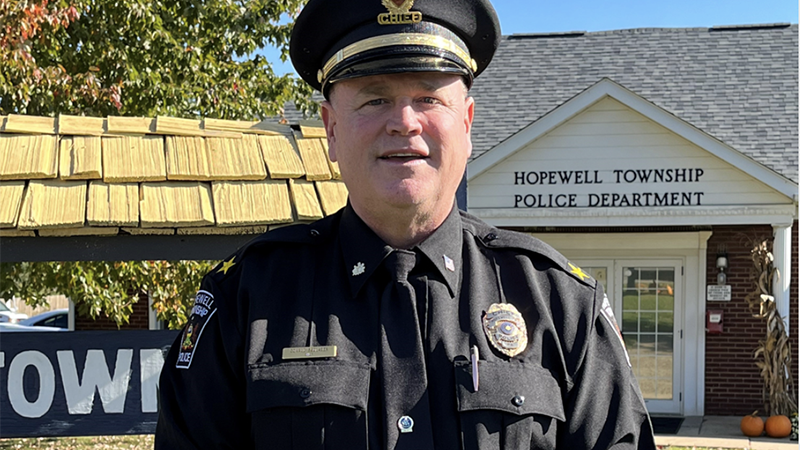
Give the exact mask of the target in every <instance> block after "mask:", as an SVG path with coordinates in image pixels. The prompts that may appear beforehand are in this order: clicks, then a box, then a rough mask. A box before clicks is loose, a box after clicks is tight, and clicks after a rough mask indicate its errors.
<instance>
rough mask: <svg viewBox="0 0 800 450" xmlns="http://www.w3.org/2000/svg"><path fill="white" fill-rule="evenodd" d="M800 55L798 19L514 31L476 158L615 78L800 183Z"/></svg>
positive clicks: (483, 106)
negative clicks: (792, 21) (672, 26)
mask: <svg viewBox="0 0 800 450" xmlns="http://www.w3.org/2000/svg"><path fill="white" fill-rule="evenodd" d="M797 53H798V26H797V25H796V24H795V25H788V24H783V25H781V24H777V25H751V26H735V27H715V28H676V29H660V28H648V29H632V30H618V31H606V32H593V33H580V32H578V33H563V34H538V35H535V34H531V35H512V36H505V37H504V38H503V40H502V42H501V44H500V48H499V49H498V51H497V54H496V55H495V57H494V60H493V61H492V63H491V64H490V65H489V68H488V69H487V70H486V71H485V72H484V73H483V74H482V75H481V76H480V77H479V78H477V79H476V80H475V85H474V87H473V89H472V91H471V92H472V95H473V96H474V97H475V99H476V113H475V123H474V128H473V134H472V140H473V146H474V150H473V155H472V158H473V159H474V158H476V157H479V156H480V155H481V154H483V153H485V152H486V151H487V150H489V149H491V148H492V147H494V146H495V145H497V144H498V143H500V142H502V141H503V140H505V139H507V138H508V137H509V136H511V135H513V134H515V133H516V132H517V131H519V130H520V129H522V128H524V127H525V126H527V125H529V124H530V123H532V122H533V121H535V120H537V119H538V118H540V117H541V116H543V115H544V114H546V113H547V112H549V111H551V110H553V109H554V108H556V107H557V106H559V105H561V104H563V103H564V102H566V101H567V100H569V99H570V98H572V97H573V96H575V95H577V94H578V93H580V92H581V91H583V90H584V89H586V88H588V87H590V86H592V85H593V84H595V83H596V82H598V81H599V80H600V79H602V78H604V77H607V78H610V79H612V80H614V81H615V82H617V83H619V84H621V85H623V86H625V87H626V88H628V89H630V90H631V91H633V92H635V93H636V94H638V95H640V96H642V97H644V98H645V99H647V100H649V101H651V102H653V103H655V104H656V105H658V106H660V107H662V108H664V109H666V110H667V111H670V112H671V113H673V114H675V115H676V116H677V117H679V118H681V119H682V120H685V121H687V122H688V123H690V124H692V125H694V126H696V127H697V128H699V129H701V130H703V131H704V132H706V133H708V134H710V135H712V136H714V137H716V138H717V139H719V140H721V141H723V142H725V143H726V144H728V145H730V146H731V147H733V148H735V149H737V150H739V151H741V152H743V153H744V154H746V155H748V156H750V157H752V158H753V159H755V160H756V161H758V162H760V163H761V164H763V165H765V166H767V167H769V168H771V169H773V170H775V171H776V172H778V173H780V174H782V175H783V176H785V177H787V178H789V179H791V180H792V181H794V182H797V181H798V174H797V165H798V135H797V133H798V120H797V117H798V103H797V98H798V79H797V73H798V65H797V64H798V62H797Z"/></svg>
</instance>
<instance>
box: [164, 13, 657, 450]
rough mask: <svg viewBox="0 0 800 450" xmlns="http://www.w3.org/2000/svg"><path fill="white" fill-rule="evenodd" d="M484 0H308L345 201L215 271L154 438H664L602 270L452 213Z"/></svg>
mask: <svg viewBox="0 0 800 450" xmlns="http://www.w3.org/2000/svg"><path fill="white" fill-rule="evenodd" d="M499 32H500V29H499V23H498V20H497V17H496V14H495V12H494V10H493V8H492V6H491V5H490V3H489V1H488V0H416V1H414V0H351V1H347V2H341V1H335V0H311V1H309V3H308V4H307V6H306V7H305V8H304V10H303V11H302V13H301V14H300V16H299V17H298V18H297V21H296V25H295V28H294V31H293V34H292V41H291V56H292V61H293V63H294V65H295V68H296V69H297V71H298V73H299V74H300V76H301V77H303V79H305V80H306V81H307V82H308V83H309V84H311V85H312V86H313V87H315V88H316V89H319V90H320V91H321V92H322V93H323V94H324V96H325V98H326V101H325V102H323V104H322V118H323V121H324V123H325V129H326V133H327V137H328V142H329V145H330V157H331V159H332V160H334V161H338V163H339V166H340V169H341V173H342V178H343V180H344V182H345V183H346V185H347V187H348V191H349V201H348V204H347V206H346V207H345V208H344V209H343V210H341V211H339V212H338V213H337V214H334V215H332V216H329V217H327V218H325V219H323V220H320V221H318V222H316V223H313V224H310V225H296V226H292V227H285V228H281V229H278V230H274V231H271V232H269V233H267V234H265V235H263V236H261V237H259V238H257V239H255V240H253V241H252V242H250V243H249V244H247V245H246V246H244V247H243V248H242V249H240V250H239V251H238V252H237V253H235V254H234V255H232V256H230V257H229V258H228V259H226V260H225V261H224V262H222V263H220V265H219V266H218V267H217V268H215V269H214V270H213V271H212V272H211V273H209V274H208V275H207V276H206V277H205V279H204V281H203V284H202V287H201V289H200V291H199V292H198V294H197V298H196V301H195V306H194V309H193V311H192V315H191V318H190V320H189V323H188V324H187V326H186V328H185V329H184V331H183V332H182V334H181V335H180V336H179V337H178V339H177V340H176V342H175V344H174V345H173V346H172V348H171V350H170V352H169V355H168V357H167V360H166V363H165V366H164V370H163V372H162V376H161V381H160V392H161V412H160V417H159V421H158V427H157V432H156V448H232V449H242V448H264V449H304V450H308V449H323V448H328V449H330V448H334V449H339V448H343V449H344V448H346V449H368V448H369V449H433V448H437V449H456V448H463V449H570V450H575V449H611V448H613V449H654V448H655V445H654V443H653V435H652V428H651V425H650V421H649V418H648V415H647V411H646V409H645V406H644V402H643V400H642V397H641V394H640V392H639V390H638V387H637V384H636V380H635V379H634V377H633V374H632V372H631V368H630V364H629V362H628V360H627V355H626V352H625V348H624V344H623V343H622V340H621V338H620V335H619V332H618V328H617V327H616V324H615V322H614V318H613V315H612V313H611V308H610V305H609V304H608V300H607V299H606V297H605V296H604V294H603V292H602V287H601V286H600V285H598V283H597V282H596V281H595V280H593V279H592V278H591V277H590V276H589V275H587V274H586V273H584V272H583V271H582V270H581V269H580V268H578V267H577V266H575V265H573V264H571V263H570V262H569V261H567V260H566V259H565V258H564V257H563V256H561V255H560V254H559V253H557V252H556V251H555V250H553V249H552V248H551V247H549V246H547V245H546V244H544V243H542V242H540V241H538V240H536V239H534V238H532V237H529V236H526V235H523V234H518V233H513V232H509V231H504V230H499V229H496V228H493V227H491V226H489V225H487V224H485V223H483V222H481V221H480V220H478V219H476V218H474V217H472V216H470V215H468V214H466V213H463V212H460V211H459V210H458V209H457V208H456V207H455V206H454V203H455V202H454V199H455V192H456V189H457V187H458V185H459V182H460V180H461V178H462V176H463V173H464V170H465V167H466V163H467V159H468V157H469V155H470V153H471V148H472V147H471V143H470V131H471V127H472V120H473V113H474V103H473V99H472V98H471V97H469V96H468V95H467V91H468V89H469V87H470V86H471V84H472V81H473V78H474V77H475V76H477V75H478V74H480V73H481V71H483V70H484V69H485V68H486V66H487V65H488V64H489V61H490V60H491V59H492V55H493V54H494V51H495V49H496V47H497V45H498V42H499V37H500V34H499Z"/></svg>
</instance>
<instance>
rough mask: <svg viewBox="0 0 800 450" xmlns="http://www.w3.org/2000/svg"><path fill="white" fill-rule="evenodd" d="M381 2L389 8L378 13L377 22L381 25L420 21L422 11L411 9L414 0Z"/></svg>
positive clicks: (382, 0) (386, 0)
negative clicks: (385, 11) (384, 11)
mask: <svg viewBox="0 0 800 450" xmlns="http://www.w3.org/2000/svg"><path fill="white" fill-rule="evenodd" d="M381 4H383V6H384V7H386V9H387V10H389V12H388V13H383V14H378V23H379V24H381V25H397V24H408V23H420V22H422V13H421V12H419V11H411V7H412V6H414V0H381Z"/></svg>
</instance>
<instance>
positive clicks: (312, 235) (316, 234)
mask: <svg viewBox="0 0 800 450" xmlns="http://www.w3.org/2000/svg"><path fill="white" fill-rule="evenodd" d="M308 234H310V235H311V237H317V236H319V231H317V230H315V229H313V228H312V229H311V231H309V232H308Z"/></svg>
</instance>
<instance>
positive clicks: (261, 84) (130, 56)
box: [0, 0, 315, 328]
mask: <svg viewBox="0 0 800 450" xmlns="http://www.w3.org/2000/svg"><path fill="white" fill-rule="evenodd" d="M304 3H305V0H247V1H245V0H155V1H151V0H27V1H21V0H0V115H5V114H27V115H40V116H56V115H58V114H74V115H87V116H109V115H125V116H146V117H154V116H156V115H168V116H173V117H184V118H205V117H208V118H219V119H244V120H258V119H262V118H265V117H276V116H280V115H281V114H282V108H283V105H284V104H285V103H286V102H290V101H294V103H295V105H297V106H298V108H300V109H301V110H302V111H305V112H307V113H312V112H314V110H315V106H314V104H313V103H312V102H311V100H310V96H311V88H310V87H308V85H306V84H305V83H304V82H302V81H300V80H297V79H296V78H294V77H293V76H291V75H283V76H278V75H276V74H275V72H274V71H273V69H272V66H271V64H270V63H269V61H267V60H266V58H264V57H263V56H262V55H259V54H258V50H259V49H261V48H264V47H266V46H275V47H277V48H279V49H280V50H281V58H282V59H283V60H286V58H287V57H288V42H289V35H290V32H291V27H292V21H293V19H294V17H295V15H296V14H297V12H298V11H299V10H300V8H301V6H302V5H303V4H304ZM213 265H214V262H210V261H124V262H82V261H80V262H41V263H39V262H37V263H3V264H0V297H2V298H5V299H10V298H12V297H17V298H20V299H22V300H23V301H25V302H26V303H28V304H31V305H42V304H44V303H46V301H47V300H46V296H48V295H52V294H63V295H66V296H67V297H69V298H70V299H71V300H72V301H73V302H75V304H76V308H77V311H78V313H79V314H82V315H89V316H91V317H98V316H101V315H105V316H107V317H109V318H110V319H112V320H114V321H115V322H116V323H117V324H123V323H125V322H127V321H128V320H129V317H130V314H131V312H132V305H133V303H134V302H136V301H138V298H139V294H140V293H142V292H146V293H147V294H149V295H150V296H151V298H152V299H153V307H154V308H155V310H156V312H157V314H158V317H159V319H162V320H165V321H166V322H167V323H168V325H169V327H170V328H177V327H179V326H180V325H182V324H183V323H184V322H185V321H186V320H187V313H188V312H189V310H190V308H191V305H192V301H193V297H194V292H195V290H196V289H197V287H198V286H199V285H200V281H201V279H202V276H203V275H204V274H205V273H206V272H208V271H209V270H210V269H211V268H212V267H213Z"/></svg>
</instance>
